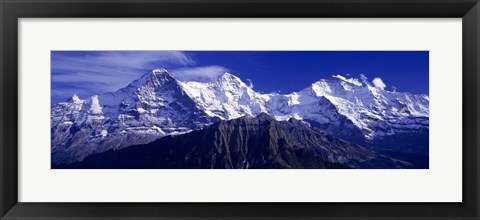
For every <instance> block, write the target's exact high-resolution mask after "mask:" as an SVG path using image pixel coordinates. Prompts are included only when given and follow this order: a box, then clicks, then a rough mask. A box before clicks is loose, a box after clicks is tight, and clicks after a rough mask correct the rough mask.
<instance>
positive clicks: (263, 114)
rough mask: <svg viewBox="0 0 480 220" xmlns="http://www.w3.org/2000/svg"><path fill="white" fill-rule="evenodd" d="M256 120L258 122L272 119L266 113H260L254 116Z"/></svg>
mask: <svg viewBox="0 0 480 220" xmlns="http://www.w3.org/2000/svg"><path fill="white" fill-rule="evenodd" d="M255 118H256V119H258V120H272V119H273V117H272V116H270V115H269V114H267V113H266V112H261V113H260V114H258V115H257V116H255Z"/></svg>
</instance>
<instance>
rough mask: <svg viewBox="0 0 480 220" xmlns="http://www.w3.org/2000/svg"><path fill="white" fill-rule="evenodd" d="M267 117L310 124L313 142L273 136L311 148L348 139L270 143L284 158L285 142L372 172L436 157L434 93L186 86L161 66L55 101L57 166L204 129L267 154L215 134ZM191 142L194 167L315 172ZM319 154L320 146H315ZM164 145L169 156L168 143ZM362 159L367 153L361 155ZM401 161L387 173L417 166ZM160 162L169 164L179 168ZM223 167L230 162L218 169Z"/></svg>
mask: <svg viewBox="0 0 480 220" xmlns="http://www.w3.org/2000/svg"><path fill="white" fill-rule="evenodd" d="M258 115H263V116H262V117H260V118H263V117H265V118H268V120H267V121H269V124H270V125H271V124H273V125H275V126H276V128H282V129H280V130H282V132H284V133H285V131H289V130H291V129H293V128H290V127H289V126H293V127H294V128H297V129H299V128H301V129H299V130H302V131H301V132H300V131H299V133H302V134H308V133H309V132H311V133H312V134H309V135H308V137H304V136H298V135H297V136H295V137H291V136H289V135H287V136H285V134H284V133H282V132H280V133H277V134H275V135H273V136H274V137H282V138H281V139H282V140H284V141H287V140H288V141H291V142H304V141H306V140H308V139H309V138H310V137H311V136H312V135H313V136H315V135H318V137H317V138H316V139H315V140H323V139H325V140H330V139H331V141H333V142H335V143H340V142H341V143H342V144H337V145H332V143H330V145H329V144H326V145H325V143H324V142H322V141H321V142H316V141H310V142H308V144H306V145H304V146H301V145H298V144H297V145H291V143H290V142H289V143H288V144H287V143H284V144H278V143H277V144H275V146H273V147H272V145H271V143H270V142H269V144H263V145H262V146H264V147H267V148H268V149H270V150H271V152H278V150H279V149H280V148H281V147H280V146H283V148H285V149H287V150H286V152H289V155H295V154H298V153H300V152H309V155H308V156H305V157H308V158H312V159H311V160H312V161H314V162H312V163H313V164H317V165H316V166H318V167H325V168H328V167H345V168H369V167H372V166H373V165H371V163H372V161H378V158H391V155H393V154H396V155H399V154H402V155H403V154H411V155H423V156H425V155H428V144H429V141H428V140H429V139H428V131H429V97H428V95H426V94H410V93H403V92H396V91H388V90H385V89H384V88H382V87H377V86H374V85H372V84H371V83H369V82H367V81H366V80H365V79H355V78H346V77H344V76H341V75H335V76H331V77H330V78H327V79H320V80H318V81H317V82H314V83H312V84H311V85H307V86H306V87H305V88H304V89H303V90H301V91H298V92H293V93H290V94H278V93H260V92H257V91H255V90H254V89H253V88H252V86H249V85H247V84H246V83H244V82H243V81H242V80H241V79H240V78H239V77H237V76H235V75H233V74H230V73H225V74H223V75H221V76H220V77H218V78H217V79H216V80H214V81H211V82H184V81H179V80H177V79H175V77H173V76H172V75H171V74H170V73H169V72H168V71H167V70H165V69H155V70H152V71H151V72H149V73H146V74H144V75H143V76H142V77H140V78H139V79H138V80H136V81H134V82H132V83H130V84H129V85H128V86H126V87H125V88H122V89H119V90H117V91H114V92H108V93H104V94H99V95H95V96H92V97H88V98H85V99H81V98H79V97H78V96H76V95H73V96H72V98H70V99H69V100H67V101H66V102H61V103H58V104H55V105H53V106H52V109H51V140H52V166H57V165H62V164H79V162H81V161H84V160H85V161H87V160H89V161H93V159H92V158H93V157H95V156H97V157H100V156H101V155H103V156H102V157H105V155H107V154H108V155H110V154H111V155H120V154H121V152H126V151H132V150H131V149H135V147H134V146H137V147H140V148H138V149H143V148H145V149H150V148H151V146H154V145H155V146H157V145H158V146H166V145H172V143H171V142H169V141H173V142H175V141H176V142H175V143H180V142H179V141H178V140H177V139H182V137H183V139H185V138H187V139H192V140H197V139H193V138H192V135H195V134H197V135H200V134H199V133H202V132H203V133H202V135H200V136H202V137H203V136H205V137H207V136H208V137H209V138H207V139H201V140H203V141H204V142H205V143H204V144H210V145H209V146H213V147H214V148H215V149H234V150H237V151H239V150H248V152H255V150H259V149H255V147H254V146H250V145H248V146H243V145H241V144H243V142H235V143H236V144H237V145H235V146H232V145H231V144H228V146H227V145H221V144H220V145H219V144H218V143H217V142H218V139H216V138H214V137H215V136H214V137H212V136H211V135H212V134H215V133H216V132H217V133H218V132H220V133H222V132H221V131H223V129H220V128H219V127H218V126H220V125H224V124H225V123H233V125H232V126H233V127H238V126H234V125H237V124H241V123H242V121H252V120H253V121H252V123H254V124H255V123H260V122H257V121H256V120H259V119H258ZM255 116H257V117H255ZM260 124H261V123H260ZM291 124H295V125H291ZM249 125H250V124H249ZM277 125H278V126H277ZM300 125H301V126H300ZM215 126H217V127H215ZM245 129H246V130H245ZM251 129H253V130H255V127H249V126H247V127H245V128H238V129H237V132H240V130H243V132H244V133H248V134H251V132H253V131H250V130H251ZM285 129H286V130H285ZM214 130H215V131H214ZM219 130H220V131H219ZM255 131H256V130H255ZM262 132H265V133H264V134H265V135H266V134H268V137H269V138H268V139H269V140H272V138H271V137H272V136H271V135H272V134H271V133H269V132H266V131H262ZM223 133H224V132H223ZM254 133H255V132H254ZM286 133H288V132H286ZM255 134H256V135H258V133H255ZM262 134H263V133H262ZM280 134H281V135H280ZM232 135H233V136H235V137H237V136H238V135H240V134H239V133H238V134H233V133H232V134H230V136H232ZM282 135H283V136H282ZM195 137H196V136H195ZM327 137H328V138H327ZM258 138H260V137H258ZM264 138H266V137H264ZM329 138H330V139H329ZM332 138H333V139H332ZM260 139H261V138H260ZM260 139H258V140H257V139H253V142H251V144H254V145H258V143H266V142H262V141H265V140H263V139H261V140H260ZM274 139H275V138H274ZM197 141H200V140H197ZM211 141H213V142H211ZM277 141H278V140H277ZM182 143H183V144H180V145H178V146H177V147H176V148H175V149H183V151H182V152H184V153H185V152H190V154H192V153H195V154H196V155H197V156H196V157H199V160H200V158H202V159H201V161H203V162H197V163H193V162H188V163H187V164H193V165H194V166H193V165H192V167H194V168H207V167H208V168H211V167H214V168H215V167H219V168H247V167H261V166H267V167H283V168H288V167H307V168H308V167H309V165H308V164H302V163H301V162H299V160H296V162H295V160H293V159H291V160H290V161H288V160H287V161H286V160H285V159H281V160H279V161H276V160H274V161H270V160H266V159H265V158H263V159H264V161H263V162H258V161H262V160H260V159H259V158H257V157H258V156H259V155H253V156H251V157H252V158H249V157H247V156H246V155H243V156H241V154H238V152H237V153H236V154H233V155H228V156H227V155H225V154H221V155H219V154H206V155H201V156H199V155H200V153H201V152H202V153H205V152H207V150H206V148H208V147H207V146H202V147H199V148H196V149H197V150H193V149H190V148H191V147H193V146H192V145H191V144H192V143H186V142H185V143H184V142H182ZM248 143H250V142H248ZM331 145H332V146H335V147H333V148H332V149H329V150H331V151H330V153H326V152H323V151H322V150H319V149H322V147H319V146H331ZM148 146H150V148H149V147H148ZM175 146H176V145H175ZM259 146H260V145H259ZM314 146H317V147H314ZM347 146H348V147H347ZM352 146H355V147H352ZM204 148H205V149H204ZM283 148H282V149H283ZM313 148H315V149H317V148H318V149H317V150H312V149H313ZM337 148H338V149H337ZM343 148H345V149H349V150H350V151H351V152H350V154H349V155H350V156H351V157H352V158H350V159H349V160H348V162H342V159H340V160H335V159H333V160H332V159H328V156H326V157H325V155H333V156H330V157H333V158H348V157H345V155H343V156H342V155H341V154H339V153H338V154H337V153H332V152H337V151H336V150H335V149H337V150H339V149H343ZM159 149H160V148H159ZM159 149H158V150H159ZM161 149H163V150H166V149H167V147H162V148H161ZM302 149H303V150H302ZM170 150H171V149H170ZM332 150H333V151H332ZM235 152H236V151H235ZM358 152H360V153H358ZM381 152H384V153H381ZM392 152H393V153H392ZM210 153H211V152H210ZM310 153H312V154H311V155H310ZM190 154H189V155H190ZM301 154H302V155H304V154H305V153H301ZM361 154H364V155H363V156H361V157H360V156H359V155H361ZM387 154H388V155H390V156H388V155H387ZM167 155H169V154H167ZM179 155H180V156H182V157H183V156H186V155H183V154H179ZM179 155H177V156H179ZM212 155H215V156H214V157H215V158H218V159H215V161H217V160H218V161H221V162H215V163H213V162H212V161H211V164H205V163H204V161H205V160H206V159H207V157H208V158H211V156H212ZM305 155H306V154H305ZM352 155H355V156H352ZM380 155H382V156H380ZM386 155H387V156H386ZM269 156H272V155H269ZM253 157H255V158H253ZM401 157H403V156H401ZM170 158H175V157H173V156H170ZM228 158H230V159H228ZM232 158H237V159H232ZM288 158H290V157H288ZM353 158H355V159H353ZM427 158H428V157H427ZM177 159H178V158H177ZM242 159H243V160H246V161H248V163H249V165H248V166H247V165H246V164H243V165H242V163H243V162H239V161H241V160H242ZM395 160H396V161H397V162H396V163H387V162H385V163H387V164H389V165H388V166H387V167H392V166H393V167H396V166H399V167H412V166H409V165H406V164H407V163H410V162H408V161H404V160H398V159H395ZM132 161H133V159H132ZM160 161H164V159H162V160H160ZM181 161H185V160H181ZM252 161H256V162H252ZM368 161H370V162H368ZM398 161H403V162H398ZM159 163H160V164H161V165H164V166H166V167H170V166H174V165H171V164H175V163H167V162H165V163H163V162H159ZM219 163H221V164H223V165H224V166H220V165H218V164H219ZM304 163H306V161H305V162H304ZM292 164H296V165H295V166H294V165H292ZM369 164H370V165H369ZM382 164H384V163H383V162H382ZM392 164H396V165H392ZM402 164H403V165H402ZM177 165H178V164H177ZM178 166H180V165H178ZM382 166H383V165H382ZM385 166H386V165H385Z"/></svg>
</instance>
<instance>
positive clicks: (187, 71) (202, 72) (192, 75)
mask: <svg viewBox="0 0 480 220" xmlns="http://www.w3.org/2000/svg"><path fill="white" fill-rule="evenodd" d="M228 71H229V70H228V69H227V68H225V67H223V66H200V67H188V68H179V69H174V70H171V71H170V72H171V73H172V75H173V76H174V77H175V78H177V79H178V80H180V81H197V82H209V81H213V80H215V79H217V78H218V77H219V76H221V75H222V74H224V73H225V72H228Z"/></svg>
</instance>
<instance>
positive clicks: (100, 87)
mask: <svg viewBox="0 0 480 220" xmlns="http://www.w3.org/2000/svg"><path fill="white" fill-rule="evenodd" d="M194 64H195V62H194V61H193V60H192V59H191V58H190V57H189V56H188V55H187V54H185V53H183V52H180V51H100V52H98V51H91V52H88V51H79V52H71V51H54V52H52V63H51V71H52V83H53V84H54V86H55V88H54V91H52V95H53V96H58V97H59V98H60V99H64V98H65V97H64V96H65V95H66V94H70V95H72V94H73V93H77V94H79V95H80V94H91V95H93V94H95V93H103V92H107V91H113V90H116V89H119V88H122V87H124V86H126V85H128V84H129V83H130V82H132V81H133V80H135V79H137V78H138V77H140V76H141V75H142V74H144V73H146V71H149V70H151V69H154V68H160V67H165V68H169V67H173V68H178V67H184V66H190V65H194ZM70 95H69V96H70Z"/></svg>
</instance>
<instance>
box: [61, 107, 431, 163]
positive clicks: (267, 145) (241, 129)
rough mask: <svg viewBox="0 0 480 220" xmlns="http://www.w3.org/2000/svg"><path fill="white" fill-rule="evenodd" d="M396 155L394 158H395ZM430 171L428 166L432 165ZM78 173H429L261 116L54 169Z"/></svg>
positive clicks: (294, 124) (291, 122)
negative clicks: (349, 170)
mask: <svg viewBox="0 0 480 220" xmlns="http://www.w3.org/2000/svg"><path fill="white" fill-rule="evenodd" d="M392 155H393V154H392ZM427 160H428V158H427ZM427 167H428V162H427ZM52 168H67V169H68V168H70V169H71V168H73V169H75V168H76V169H346V168H424V167H419V166H417V165H416V164H414V163H411V162H409V161H408V157H407V158H406V159H405V158H402V159H395V158H392V157H390V156H389V155H388V154H378V153H375V152H373V151H371V150H369V149H366V148H364V147H362V146H360V145H357V144H352V143H350V142H347V141H344V140H342V139H339V138H336V137H334V136H331V135H327V134H325V133H323V132H322V131H321V130H319V129H317V128H313V127H310V126H309V125H308V124H306V123H304V122H302V121H299V120H296V119H293V118H292V119H290V120H289V121H277V120H275V119H273V118H271V117H270V116H269V115H267V114H265V113H262V114H260V115H258V116H257V117H252V116H244V117H241V118H237V119H233V120H228V121H221V122H218V123H215V124H213V125H211V126H208V127H206V128H204V129H201V130H197V131H192V132H190V133H186V134H182V135H175V136H166V137H163V138H160V139H158V140H156V141H153V142H151V143H149V144H144V145H135V146H130V147H126V148H123V149H120V150H109V151H106V152H103V153H99V154H95V155H92V156H89V157H87V158H85V159H84V160H83V161H81V162H76V163H72V164H64V165H54V167H52Z"/></svg>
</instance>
